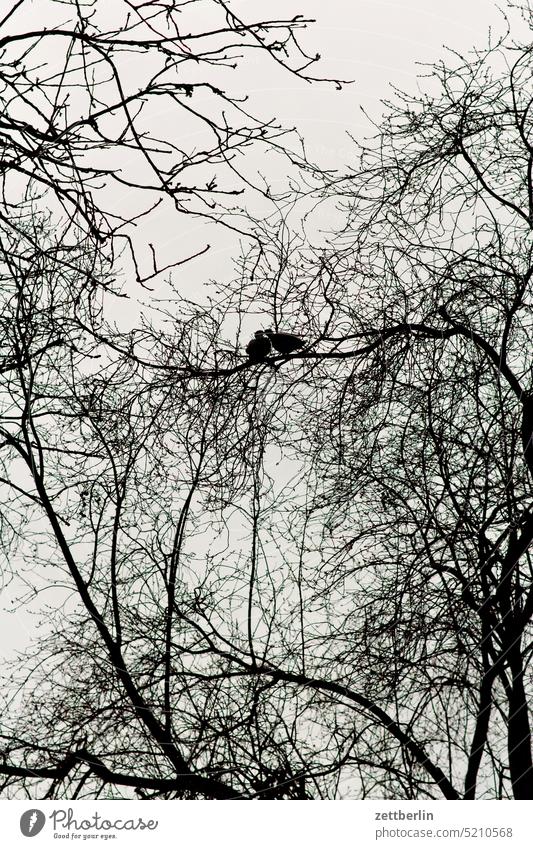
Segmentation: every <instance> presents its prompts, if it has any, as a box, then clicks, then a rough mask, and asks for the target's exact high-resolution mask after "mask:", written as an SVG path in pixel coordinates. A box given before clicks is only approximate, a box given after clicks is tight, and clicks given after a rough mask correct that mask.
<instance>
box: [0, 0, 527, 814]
mask: <svg viewBox="0 0 533 849" xmlns="http://www.w3.org/2000/svg"><path fill="white" fill-rule="evenodd" d="M216 5H220V7H222V4H216ZM143 8H144V6H143ZM157 8H158V9H159V8H160V7H157ZM224 8H225V7H224ZM162 9H163V7H161V10H162ZM167 11H168V10H167ZM510 14H511V16H512V15H516V14H518V12H517V10H513V11H512V12H511V13H510ZM523 15H524V20H525V22H526V23H527V24H528V25H529V26H530V27H533V19H532V18H531V16H530V15H529V12H528V10H524V11H523ZM165 20H166V19H165ZM228 20H229V21H230V24H231V26H236V24H235V19H233V18H232V17H231V15H230V16H229V18H228ZM513 25H514V24H513ZM284 31H286V30H284ZM254 32H255V31H254V30H253V28H252V30H250V31H249V33H248V35H249V36H250V35H251V36H252V37H254V38H255V36H256V35H257V33H255V35H254ZM262 32H263V30H261V29H259V33H262ZM224 33H226V29H224ZM108 37H109V38H111V36H109V34H108ZM158 37H161V33H159V36H158ZM114 38H119V36H114ZM121 38H122V36H121ZM179 38H180V43H181V42H183V44H185V45H186V44H188V41H187V38H186V31H185V30H184V28H183V27H181V26H180V28H179ZM174 39H175V40H176V39H177V33H176V32H174ZM152 47H153V45H150V48H152ZM176 49H179V50H180V51H181V50H182V48H181V47H179V46H178V48H176ZM185 52H186V51H185ZM530 54H531V48H530V47H529V46H528V45H527V44H525V45H524V44H522V45H521V44H519V43H516V42H514V41H513V40H512V39H511V37H510V36H509V35H507V36H505V37H504V38H502V39H501V40H500V41H498V42H497V43H493V44H491V45H490V46H489V47H488V49H486V50H483V51H481V50H480V51H477V52H476V53H474V54H473V55H471V56H468V57H458V56H452V58H451V59H450V62H449V63H448V64H447V65H445V64H440V65H437V66H436V67H434V68H432V69H430V79H429V81H428V82H427V83H426V91H427V92H429V93H428V94H417V95H415V96H410V95H408V94H402V93H401V92H396V93H395V96H394V99H393V100H391V102H390V103H388V104H387V111H386V115H385V118H384V121H383V123H382V124H380V125H379V127H378V130H377V135H376V137H375V138H374V139H372V140H371V141H370V142H369V143H368V144H365V145H363V146H361V147H360V150H359V154H360V156H359V162H358V166H357V168H354V169H353V171H352V172H350V173H348V174H345V175H334V176H333V177H332V175H331V174H328V175H320V174H319V173H317V172H316V171H315V170H313V169H312V168H311V167H310V166H309V165H308V164H307V163H305V162H303V161H302V162H301V163H300V164H301V167H302V174H303V175H304V177H303V178H305V174H307V178H306V179H308V180H309V183H310V188H312V189H313V191H314V192H315V193H317V194H318V196H319V198H321V199H323V201H324V204H326V205H327V204H328V203H335V201H337V202H339V201H340V206H341V208H342V210H343V211H344V214H345V226H344V228H343V229H342V230H341V232H340V233H339V232H336V233H334V234H331V236H330V238H329V239H328V240H327V241H326V243H325V244H321V245H319V246H317V247H315V248H313V247H312V246H309V244H308V243H307V242H306V241H305V240H304V239H303V237H302V236H298V233H296V232H293V231H292V229H291V228H292V221H291V220H290V219H289V220H284V221H282V222H281V224H280V225H279V227H278V226H276V225H274V224H268V223H265V222H264V221H263V222H261V223H256V225H255V237H256V239H255V243H252V245H253V246H252V247H251V248H250V250H249V253H248V254H246V255H245V256H244V257H243V259H242V263H241V268H240V273H239V275H238V276H237V278H236V280H235V282H234V284H233V286H232V287H230V288H228V289H226V290H225V291H224V293H223V297H221V298H220V301H217V300H216V297H215V296H213V298H212V299H211V301H210V302H209V304H207V305H199V304H195V303H193V302H192V301H187V300H186V299H184V298H183V297H182V296H180V295H179V293H178V292H177V290H174V292H175V295H174V300H173V303H171V305H170V306H168V305H167V306H165V305H164V304H161V303H159V302H157V301H156V300H155V298H154V299H153V301H152V302H151V304H150V305H148V306H147V307H146V308H145V310H144V313H143V315H142V317H141V318H140V319H139V322H138V325H137V328H136V329H134V330H133V331H131V332H128V333H120V332H118V331H117V330H116V329H114V328H113V326H112V324H111V323H110V322H109V321H108V320H107V317H106V314H105V309H103V308H102V306H101V301H99V300H98V298H97V296H96V294H95V292H102V290H103V291H104V292H105V291H106V287H107V286H110V285H112V273H113V258H114V254H113V252H112V251H111V253H106V251H105V250H102V248H101V239H100V237H99V235H97V231H96V230H95V228H91V227H85V229H84V225H83V224H82V223H78V227H79V228H80V232H83V233H84V239H79V240H77V242H76V246H75V248H74V247H71V248H69V251H68V252H67V254H66V256H65V255H64V252H63V253H62V251H64V245H65V244H66V243H65V239H64V237H63V235H62V234H61V232H58V233H57V234H56V233H55V231H54V232H52V233H51V232H50V227H49V226H48V227H47V222H46V220H45V219H44V218H42V217H41V218H39V217H37V216H35V215H32V217H31V219H29V218H28V217H27V216H24V215H23V214H22V213H21V214H20V224H19V226H18V230H17V235H16V237H15V236H13V237H12V240H11V242H9V243H8V245H7V247H6V250H5V251H4V254H3V267H4V268H5V272H4V275H5V278H6V280H8V279H9V281H11V283H10V285H11V287H12V288H11V289H8V291H9V296H8V297H7V298H6V305H5V314H6V316H7V315H8V314H9V323H8V320H7V317H6V321H5V327H6V328H7V327H9V328H10V332H11V334H12V336H11V339H12V341H11V342H10V346H11V347H10V348H9V350H8V351H7V352H6V355H5V357H4V367H3V370H2V379H3V389H2V391H3V396H2V397H3V410H4V413H3V416H4V418H3V421H2V439H3V452H4V454H3V462H4V469H5V471H4V473H3V478H4V484H5V486H6V487H8V491H9V494H10V495H9V504H8V509H6V508H4V514H3V515H4V523H5V525H6V539H7V541H8V543H9V544H10V546H11V548H10V553H9V560H10V563H11V565H13V564H15V563H18V560H17V555H18V553H19V556H24V555H25V554H26V552H31V556H30V557H26V565H25V566H24V567H23V568H21V571H20V576H22V579H23V580H25V581H26V584H27V587H28V592H27V593H26V594H22V593H21V594H20V597H19V598H18V600H17V604H19V605H21V606H24V607H25V608H26V609H27V608H29V609H36V607H39V609H40V610H41V614H45V616H44V618H45V623H44V625H43V627H42V633H40V634H36V639H35V642H34V644H33V646H32V647H30V649H29V650H28V651H27V652H26V653H25V654H24V656H23V657H22V656H21V657H18V658H17V661H16V663H15V664H13V665H12V668H11V669H10V670H9V672H8V673H7V674H6V676H5V682H4V688H3V692H4V705H3V708H4V710H3V715H4V725H3V730H2V734H3V738H2V746H3V762H2V763H1V764H0V774H1V775H2V776H3V778H4V793H5V794H6V795H15V794H18V795H20V794H21V793H27V794H28V795H29V796H31V797H36V796H39V795H42V796H47V797H54V798H56V797H65V796H67V797H70V798H79V797H83V796H86V797H98V796H101V795H103V794H105V795H111V796H119V795H128V794H130V793H133V792H136V793H137V794H138V795H140V796H142V797H143V798H151V797H157V798H198V797H204V798H233V797H236V796H241V797H244V798H252V797H258V798H299V799H306V798H333V797H340V796H343V797H346V796H353V797H385V798H392V797H395V798H446V799H459V798H475V797H485V798H507V797H514V798H517V799H525V798H532V797H533V781H532V774H533V768H532V762H531V733H530V722H529V705H530V700H531V690H532V684H531V646H532V643H531V615H532V612H533V610H532V605H533V595H532V591H531V576H532V564H531V558H530V554H529V548H530V544H531V539H532V534H533V513H532V505H531V497H530V495H531V494H530V489H531V477H532V475H533V464H532V460H531V443H530V439H531V433H532V432H533V424H532V417H531V397H532V395H531V393H532V391H533V387H532V386H531V377H530V375H531V366H532V364H531V362H530V356H529V349H528V341H529V339H530V337H531V330H532V327H531V323H532V322H531V317H532V316H531V310H532V305H531V299H530V280H531V276H532V269H533V265H532V256H531V232H530V231H531V223H532V220H533V218H532V216H533V212H532V203H533V201H532V198H533V184H532V176H531V175H532V173H533V148H532V146H531V145H532V143H533V142H531V139H530V105H531V99H532V97H533V92H532V90H531V85H532V78H531V71H530ZM123 99H124V98H123ZM121 104H122V101H121ZM122 105H123V104H122ZM121 108H122V106H121ZM126 137H128V138H129V136H126ZM126 137H125V138H126ZM115 139H116V136H115ZM130 141H131V139H130ZM217 149H218V148H217ZM165 173H166V179H167V180H168V173H167V172H165ZM317 185H318V186H319V188H318V189H317ZM167 188H168V187H167ZM167 188H165V189H164V190H162V189H160V191H162V192H163V193H165V192H166V191H167ZM194 197H195V199H196V201H198V200H199V199H200V198H199V196H198V195H194ZM315 198H316V194H315ZM32 202H34V201H32ZM95 208H98V209H99V208H100V207H95ZM305 211H306V214H307V216H308V218H309V216H310V215H312V212H310V211H309V207H308V206H307V207H305ZM83 220H86V219H84V217H83V216H81V219H80V221H83ZM106 220H108V219H106ZM39 222H41V223H39ZM37 226H41V227H42V229H43V233H46V235H43V236H42V237H40V238H39V240H38V241H39V244H40V245H41V246H42V244H45V246H46V250H45V251H44V255H43V252H42V247H41V250H40V251H35V250H34V251H33V252H32V251H31V250H28V251H26V252H23V251H22V249H21V244H22V242H21V240H26V239H29V240H30V241H31V242H32V244H33V243H35V241H36V240H35V235H34V231H33V230H32V227H33V228H35V227H37ZM99 232H100V230H98V233H99ZM28 234H29V235H28ZM17 240H18V241H17ZM24 244H25V242H24ZM67 244H68V242H67ZM21 256H23V257H24V262H22V261H20V260H19V259H17V260H16V261H15V260H13V259H12V257H16V258H20V257H21ZM67 258H68V262H67V261H66V259H67ZM54 263H55V264H54ZM50 264H51V265H50ZM156 268H157V266H156ZM154 270H156V269H154ZM139 276H140V277H141V276H142V275H139ZM93 279H94V280H96V281H97V282H98V287H96V288H95V287H94V284H91V280H93ZM28 280H32V281H33V282H34V283H36V284H37V285H32V286H31V287H29V286H28V285H27V281H28ZM80 281H83V286H81V284H80ZM80 292H81V294H80ZM252 304H253V309H254V311H257V310H259V309H262V310H263V311H264V314H265V327H267V326H272V327H275V328H276V329H278V330H280V331H284V330H289V331H292V332H297V333H299V334H301V335H302V337H303V338H304V340H305V346H304V348H303V349H299V350H297V351H295V352H294V353H292V354H290V355H284V354H279V353H277V352H276V351H272V353H271V354H270V355H269V356H267V357H266V359H265V360H264V361H263V362H259V363H254V362H251V361H250V360H248V359H247V358H246V357H245V355H244V354H243V351H242V340H237V339H236V338H235V329H236V328H239V327H240V322H241V320H242V318H243V315H245V314H246V312H247V311H248V310H249V309H250V308H251V305H252ZM74 306H75V307H76V308H75V309H74ZM13 316H14V317H15V320H13ZM5 501H6V503H7V499H5ZM20 576H19V581H20V580H21V577H20ZM51 584H53V585H54V586H55V588H56V589H55V593H56V596H55V598H54V601H48V600H47V596H46V593H47V588H48V587H49V586H50V585H51ZM59 597H60V598H59ZM15 685H16V686H15Z"/></svg>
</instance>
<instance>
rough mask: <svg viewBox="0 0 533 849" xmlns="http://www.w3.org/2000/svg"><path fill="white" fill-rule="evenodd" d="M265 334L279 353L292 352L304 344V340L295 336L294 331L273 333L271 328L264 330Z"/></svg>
mask: <svg viewBox="0 0 533 849" xmlns="http://www.w3.org/2000/svg"><path fill="white" fill-rule="evenodd" d="M265 335H266V336H267V337H268V339H270V341H271V342H272V345H273V347H274V348H275V349H276V351H279V353H280V354H292V353H293V352H294V351H297V350H298V348H303V347H304V345H305V342H304V340H303V339H301V338H300V337H299V336H295V334H294V333H275V332H274V331H273V330H265Z"/></svg>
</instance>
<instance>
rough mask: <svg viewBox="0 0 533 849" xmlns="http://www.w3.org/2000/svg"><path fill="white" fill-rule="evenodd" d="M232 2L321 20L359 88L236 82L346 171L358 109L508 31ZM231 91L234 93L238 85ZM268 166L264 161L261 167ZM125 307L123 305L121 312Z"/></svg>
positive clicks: (412, 10)
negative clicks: (422, 65)
mask: <svg viewBox="0 0 533 849" xmlns="http://www.w3.org/2000/svg"><path fill="white" fill-rule="evenodd" d="M102 1H103V2H104V0H102ZM105 2H107V0H105ZM232 5H234V6H236V7H240V8H241V9H242V11H243V14H244V15H245V17H246V18H248V19H252V18H254V17H256V16H257V15H258V14H259V15H261V14H263V15H264V17H265V18H274V17H276V16H278V15H279V16H280V17H292V15H294V14H297V13H301V14H303V15H305V16H308V17H314V18H316V19H317V23H316V24H313V25H310V27H309V29H308V31H307V32H306V33H304V34H303V35H302V38H303V44H304V45H305V46H306V47H307V48H308V49H309V50H310V52H320V53H321V55H322V56H323V62H322V65H321V68H320V70H321V72H322V74H324V75H325V76H330V77H341V78H348V79H354V80H355V83H354V85H353V86H347V87H346V88H345V89H343V90H342V91H340V92H339V91H335V90H334V88H333V87H332V86H326V85H321V84H317V85H315V86H310V85H308V84H306V83H303V82H301V81H299V80H298V79H296V78H295V77H290V76H288V75H287V73H280V74H278V75H277V74H275V73H273V72H271V71H269V73H268V77H266V75H265V74H264V73H263V72H262V69H263V68H264V66H263V65H261V63H259V64H258V65H257V66H256V67H255V68H254V67H253V65H252V66H249V70H248V72H247V75H241V77H240V78H239V83H240V84H241V85H242V86H243V88H242V90H243V92H246V91H248V93H249V94H250V95H251V97H252V99H253V102H254V103H255V107H256V111H257V113H258V114H261V115H262V116H264V117H266V118H268V117H270V116H271V115H275V116H277V117H278V118H279V119H280V120H281V121H282V122H284V123H286V124H287V125H295V126H296V127H297V128H298V129H299V131H300V133H301V134H302V135H303V136H304V137H305V139H306V142H307V146H308V150H309V154H310V155H311V157H314V156H317V157H318V158H319V159H320V160H321V161H322V162H323V164H325V165H330V166H335V165H336V164H338V165H341V164H343V163H344V162H345V161H346V159H347V157H348V156H349V141H348V139H347V138H346V135H345V133H346V131H347V130H348V131H350V132H351V133H352V134H353V135H355V136H356V137H361V136H362V135H363V134H364V133H365V132H366V130H367V126H366V125H365V123H364V120H363V119H362V116H361V112H360V108H359V107H360V106H364V108H365V109H366V110H368V111H369V112H370V113H371V114H372V115H373V116H375V117H378V116H379V114H380V113H381V106H380V100H381V99H382V98H384V97H387V96H388V95H389V93H390V88H389V84H390V83H391V82H393V83H395V84H397V85H399V86H400V87H402V88H404V89H406V90H413V89H414V87H415V86H416V85H417V82H416V74H417V67H416V63H417V62H431V61H435V60H437V59H438V58H439V57H441V56H443V55H444V48H443V45H444V44H446V45H448V46H450V47H452V48H454V49H456V50H459V51H467V50H468V49H469V48H470V47H471V46H472V45H473V44H475V43H477V44H480V45H483V44H484V43H485V42H486V38H487V31H488V28H489V26H490V25H491V24H492V25H493V26H495V28H496V30H498V31H499V30H500V28H501V26H502V24H501V15H500V13H499V12H498V8H497V5H496V3H495V2H493V0H466V2H465V0H448V2H447V4H446V6H444V5H443V3H442V0H408V2H401V0H389V2H385V0H351V2H348V0H328V2H324V0H271V2H269V3H268V4H266V3H264V2H259V0H241V2H240V3H237V4H232ZM258 10H259V12H258ZM261 10H263V11H261ZM234 85H236V86H237V89H238V84H237V81H236V80H234ZM246 86H247V87H246ZM234 90H235V89H234ZM265 167H266V166H265V165H264V163H261V168H262V169H263V170H264V168H265ZM152 226H154V225H152ZM149 236H151V238H153V240H154V241H157V243H158V245H159V247H160V248H161V249H162V250H163V251H164V243H165V242H168V251H169V253H170V252H173V253H175V252H177V251H179V250H183V251H184V252H185V251H186V250H187V249H188V248H190V245H191V243H195V242H197V243H198V244H201V243H202V242H203V241H204V240H205V224H203V223H202V222H201V221H200V220H194V219H186V220H185V221H184V222H183V227H181V228H179V231H178V232H177V231H176V222H175V219H174V221H170V220H169V221H166V220H160V221H158V222H156V226H155V229H154V232H153V233H152V234H149ZM210 238H211V237H210ZM211 241H212V238H211ZM237 248H238V246H237V243H236V242H235V241H234V240H233V241H232V240H231V239H230V238H229V237H228V235H227V233H222V234H220V235H219V237H218V238H217V239H216V240H215V242H214V248H213V250H212V251H211V252H210V253H209V255H208V256H207V257H206V258H205V260H203V261H201V262H198V263H195V265H194V267H193V266H187V267H186V268H185V269H184V271H183V272H180V282H182V283H183V286H184V288H185V289H186V290H188V293H189V294H190V293H191V290H194V289H196V288H197V287H198V286H199V284H200V283H201V282H202V281H204V280H207V279H209V277H211V276H214V275H215V274H222V275H227V276H231V257H232V255H235V254H236V253H237ZM163 259H164V253H163ZM123 304H124V302H120V308H121V309H123ZM251 321H252V319H251ZM254 321H255V319H254ZM244 329H245V331H247V330H248V328H244ZM253 329H255V324H254V325H253V326H252V324H251V325H250V328H249V330H250V332H251V331H252V330H253ZM19 590H20V588H19V587H17V588H15V587H14V586H12V587H10V590H9V592H8V593H7V594H6V595H7V596H8V597H9V596H14V595H16V594H18V591H19ZM8 601H9V599H8ZM32 626H33V623H31V622H30V619H29V618H28V614H27V613H24V614H23V613H21V612H18V613H14V614H11V615H9V614H8V615H6V614H5V613H3V614H0V638H2V637H6V636H7V637H8V639H2V644H3V645H4V646H5V645H10V646H11V647H12V648H15V647H22V646H23V645H25V644H26V643H27V640H28V636H29V629H30V628H31V627H32Z"/></svg>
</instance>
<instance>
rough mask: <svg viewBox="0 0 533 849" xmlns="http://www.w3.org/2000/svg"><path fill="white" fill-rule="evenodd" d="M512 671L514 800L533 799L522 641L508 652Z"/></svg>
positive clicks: (510, 732)
mask: <svg viewBox="0 0 533 849" xmlns="http://www.w3.org/2000/svg"><path fill="white" fill-rule="evenodd" d="M508 660H509V666H510V670H511V674H512V681H511V686H512V689H511V694H510V696H509V719H508V728H507V744H508V751H509V769H510V772H511V783H512V786H513V796H514V798H515V799H533V762H532V759H531V727H530V724H529V715H528V706H527V700H526V694H525V690H524V666H523V659H522V652H521V650H520V641H519V640H517V642H516V644H515V645H514V646H513V647H512V648H511V650H510V651H509V653H508Z"/></svg>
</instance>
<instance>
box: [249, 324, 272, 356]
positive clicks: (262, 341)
mask: <svg viewBox="0 0 533 849" xmlns="http://www.w3.org/2000/svg"><path fill="white" fill-rule="evenodd" d="M271 350H272V346H271V344H270V340H269V339H268V337H267V336H265V335H264V333H263V331H262V330H256V331H255V334H254V338H253V339H250V341H249V342H248V344H247V346H246V353H247V354H248V359H249V361H250V362H251V363H261V362H263V360H264V359H265V357H266V356H267V355H268V354H270V351H271Z"/></svg>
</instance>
